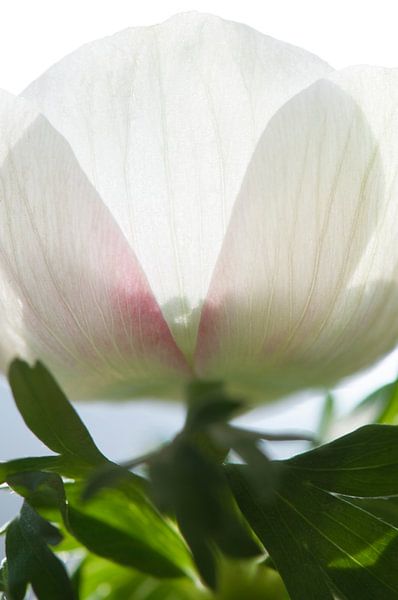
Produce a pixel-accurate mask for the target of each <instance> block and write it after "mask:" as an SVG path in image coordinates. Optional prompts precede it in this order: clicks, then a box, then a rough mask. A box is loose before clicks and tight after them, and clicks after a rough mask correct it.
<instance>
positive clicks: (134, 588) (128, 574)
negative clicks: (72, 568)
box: [76, 555, 212, 600]
mask: <svg viewBox="0 0 398 600" xmlns="http://www.w3.org/2000/svg"><path fill="white" fill-rule="evenodd" d="M76 581H77V587H78V592H79V600H94V599H95V598H100V597H101V598H106V600H144V599H145V600H211V598H212V596H210V594H209V593H208V592H206V591H205V590H204V589H203V588H198V587H197V586H196V585H195V584H194V583H193V582H192V581H190V580H188V579H178V580H164V579H161V580H159V579H155V578H153V577H149V576H148V575H145V574H144V573H139V572H138V571H134V570H133V569H128V568H126V567H122V566H120V565H115V564H113V563H112V562H109V561H107V560H104V559H102V558H98V557H96V556H93V555H89V556H88V557H87V558H86V559H85V560H84V561H83V562H82V564H81V565H80V567H79V569H78V572H77V573H76ZM99 594H102V595H101V596H100V595H99Z"/></svg>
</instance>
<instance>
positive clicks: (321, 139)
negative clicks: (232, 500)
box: [196, 67, 398, 397]
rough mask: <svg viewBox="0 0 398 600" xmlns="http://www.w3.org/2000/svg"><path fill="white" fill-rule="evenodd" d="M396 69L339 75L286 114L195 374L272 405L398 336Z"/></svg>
mask: <svg viewBox="0 0 398 600" xmlns="http://www.w3.org/2000/svg"><path fill="white" fill-rule="evenodd" d="M397 140H398V71H396V70H392V71H388V70H384V69H377V68H367V67H358V68H351V69H348V70H345V71H342V72H340V73H334V74H331V75H330V76H329V77H328V78H327V79H324V80H321V81H319V82H316V83H314V84H313V85H312V86H310V87H309V88H308V89H306V90H304V91H302V92H300V93H299V94H298V95H297V96H295V97H294V98H293V99H291V100H290V101H289V102H288V103H287V104H286V105H285V106H284V107H282V108H281V109H280V110H279V111H278V112H277V114H276V115H275V116H274V118H273V119H272V121H271V122H270V123H269V125H268V127H267V128H266V129H265V132H264V133H263V135H262V137H261V140H260V142H259V144H258V146H257V149H256V152H255V154H254V156H253V159H252V161H251V163H250V166H249V168H248V171H247V173H246V176H245V179H244V182H243V185H242V188H241V191H240V194H239V197H238V200H237V202H236V205H235V207H234V211H233V214H232V217H231V222H230V226H229V229H228V232H227V235H226V238H225V240H224V245H223V248H222V251H221V254H220V257H219V260H218V263H217V266H216V269H215V272H214V275H213V278H212V283H211V286H210V290H209V295H208V298H207V301H206V304H205V307H204V309H203V313H202V319H201V324H200V331H199V338H198V348H197V353H196V369H197V371H198V373H199V374H200V375H201V376H204V377H208V378H217V379H219V378H220V379H223V378H225V379H226V380H228V381H231V382H232V384H233V385H235V387H236V388H239V389H247V388H248V387H249V388H250V389H251V390H252V391H253V393H254V392H256V393H258V394H259V395H260V396H262V397H272V396H277V395H281V394H283V393H287V392H289V391H293V390H296V389H298V388H301V387H303V388H304V387H309V386H323V385H328V384H331V383H333V382H335V381H336V380H337V379H339V378H341V377H343V376H345V375H348V374H349V373H352V372H354V371H356V370H358V369H360V368H363V367H365V366H367V365H369V364H370V363H372V362H373V361H375V360H376V359H377V358H379V357H381V356H382V355H383V354H384V353H386V352H387V351H389V350H390V349H391V348H392V347H393V346H394V345H395V344H396V343H397V341H398V318H397V309H398V288H397V270H398V244H397V242H396V238H397V234H396V232H397V224H398V189H397V170H398V143H397Z"/></svg>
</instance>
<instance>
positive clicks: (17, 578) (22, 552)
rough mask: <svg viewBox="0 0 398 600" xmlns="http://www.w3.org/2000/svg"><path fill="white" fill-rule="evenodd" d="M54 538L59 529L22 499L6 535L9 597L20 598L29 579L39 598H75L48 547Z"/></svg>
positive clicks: (54, 540) (61, 565) (66, 576)
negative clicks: (20, 506)
mask: <svg viewBox="0 0 398 600" xmlns="http://www.w3.org/2000/svg"><path fill="white" fill-rule="evenodd" d="M57 541H59V532H58V530H57V529H55V527H53V526H52V525H50V524H49V523H47V521H45V520H44V519H42V517H40V516H39V515H38V514H37V513H36V512H35V511H34V510H33V509H32V508H31V507H30V506H29V505H28V504H26V503H24V505H23V507H22V510H21V513H20V516H19V517H17V518H16V519H14V521H12V522H11V523H10V525H9V526H8V529H7V535H6V554H7V565H8V580H7V598H8V599H9V600H23V598H24V597H25V594H26V591H27V587H28V584H29V583H30V584H31V585H32V588H33V590H34V592H35V594H36V596H37V597H38V598H39V599H40V600H55V598H56V599H57V600H75V594H74V592H73V589H72V586H71V583H70V580H69V578H68V575H67V573H66V570H65V567H64V565H63V564H62V562H61V561H60V560H59V559H58V558H57V557H56V556H55V555H54V554H53V553H52V552H51V550H50V549H49V548H48V544H49V543H50V544H52V543H54V542H57Z"/></svg>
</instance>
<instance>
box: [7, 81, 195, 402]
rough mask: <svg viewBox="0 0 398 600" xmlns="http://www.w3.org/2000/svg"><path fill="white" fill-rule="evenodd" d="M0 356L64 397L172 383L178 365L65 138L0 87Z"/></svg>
mask: <svg viewBox="0 0 398 600" xmlns="http://www.w3.org/2000/svg"><path fill="white" fill-rule="evenodd" d="M0 269H1V275H2V280H1V294H0V301H1V305H0V309H1V310H0V318H1V320H2V322H1V329H2V339H1V346H0V349H1V357H0V358H1V362H2V367H3V369H6V367H7V364H8V362H9V360H10V359H11V358H12V357H13V356H14V355H20V356H22V357H24V358H27V359H29V360H32V361H33V360H35V359H38V358H39V359H42V360H43V361H44V363H45V364H46V365H47V366H49V367H50V368H51V369H52V370H53V371H54V374H55V375H56V376H57V377H59V379H60V381H61V383H62V384H63V385H64V386H65V388H66V390H67V391H69V392H70V393H71V394H72V395H73V397H86V396H87V397H93V396H94V397H101V396H104V397H118V396H123V397H130V396H137V395H138V396H143V395H148V394H154V393H156V394H161V393H162V392H163V394H166V395H167V394H170V389H172V390H173V391H172V393H171V395H172V396H173V395H174V394H175V393H176V389H179V387H180V386H181V381H182V380H184V378H186V377H187V376H188V374H189V368H188V367H187V365H186V363H185V360H184V358H183V357H182V355H181V353H180V352H179V350H178V349H177V347H176V345H175V343H174V340H173V338H172V336H171V334H170V331H169V329H168V327H167V324H166V323H165V321H164V319H163V317H162V314H161V312H160V309H159V306H158V305H157V303H156V301H155V299H154V297H153V295H152V293H151V290H150V288H149V285H148V282H147V280H146V278H145V276H144V274H143V272H142V269H141V267H140V265H139V263H138V261H137V259H136V257H135V256H134V254H133V252H132V250H131V248H130V247H129V245H128V243H127V241H126V239H125V238H124V236H123V234H122V232H121V230H120V229H119V227H118V225H117V224H116V222H115V221H114V219H113V217H112V215H111V214H110V213H109V211H108V209H107V208H106V206H105V205H104V204H103V202H102V201H101V199H100V197H99V196H98V193H97V192H96V190H95V189H94V188H93V186H92V185H91V183H90V182H89V181H88V179H87V177H86V175H85V174H84V173H83V172H82V170H81V168H80V166H79V164H78V162H77V161H76V158H75V157H74V154H73V152H72V150H71V148H70V146H69V144H68V143H67V142H66V141H65V139H64V138H63V137H62V136H61V135H60V134H59V133H58V132H57V131H55V130H54V128H53V127H52V126H51V125H50V124H49V122H48V121H47V120H46V119H45V118H44V117H43V116H42V115H40V114H39V113H38V112H37V110H36V109H34V108H32V106H31V105H30V104H29V103H28V102H26V101H25V100H23V99H21V98H18V97H14V96H12V95H10V94H6V93H5V92H1V94H0Z"/></svg>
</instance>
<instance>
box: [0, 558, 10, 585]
mask: <svg viewBox="0 0 398 600" xmlns="http://www.w3.org/2000/svg"><path fill="white" fill-rule="evenodd" d="M7 582H8V567H7V561H6V560H3V562H2V563H1V566H0V592H5V591H6V590H7V587H8V583H7Z"/></svg>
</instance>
